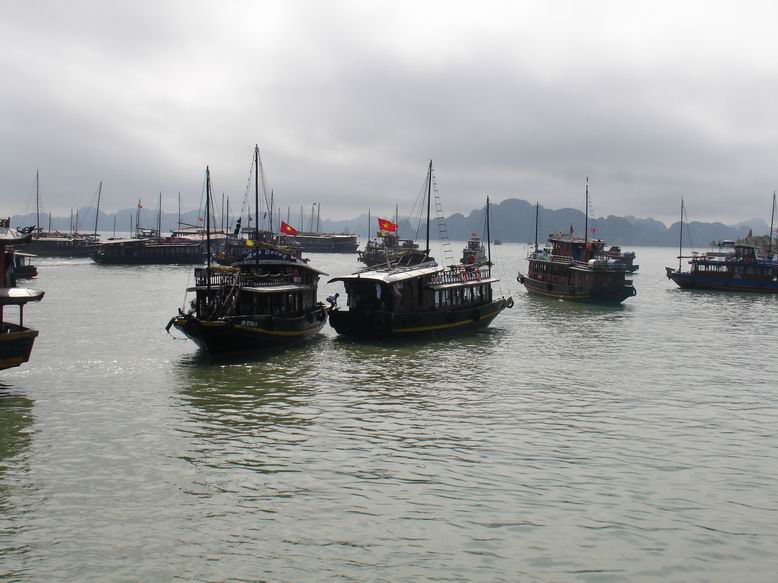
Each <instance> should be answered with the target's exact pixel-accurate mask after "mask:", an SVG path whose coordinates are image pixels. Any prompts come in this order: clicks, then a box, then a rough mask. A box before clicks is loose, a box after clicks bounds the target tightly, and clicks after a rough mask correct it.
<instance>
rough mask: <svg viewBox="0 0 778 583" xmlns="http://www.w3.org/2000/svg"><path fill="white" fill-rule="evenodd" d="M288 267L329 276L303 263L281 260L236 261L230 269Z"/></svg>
mask: <svg viewBox="0 0 778 583" xmlns="http://www.w3.org/2000/svg"><path fill="white" fill-rule="evenodd" d="M257 264H259V265H288V266H290V267H296V268H298V269H308V270H309V271H313V272H314V273H318V274H319V275H329V273H325V272H323V271H320V270H319V269H316V268H315V267H311V266H310V265H308V264H307V263H305V261H284V260H282V259H260V260H259V261H257V260H256V259H244V260H242V261H236V262H235V263H233V264H232V267H241V266H244V267H251V266H252V265H257Z"/></svg>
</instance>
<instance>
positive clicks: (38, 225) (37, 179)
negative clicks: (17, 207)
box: [35, 170, 41, 234]
mask: <svg viewBox="0 0 778 583" xmlns="http://www.w3.org/2000/svg"><path fill="white" fill-rule="evenodd" d="M35 226H36V229H35V232H36V233H38V234H40V230H41V182H40V174H39V173H38V171H37V170H36V171H35Z"/></svg>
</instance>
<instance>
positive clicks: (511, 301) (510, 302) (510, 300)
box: [505, 298, 513, 309]
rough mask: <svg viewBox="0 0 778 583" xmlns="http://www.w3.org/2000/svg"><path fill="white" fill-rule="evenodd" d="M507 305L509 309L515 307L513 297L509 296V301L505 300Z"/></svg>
mask: <svg viewBox="0 0 778 583" xmlns="http://www.w3.org/2000/svg"><path fill="white" fill-rule="evenodd" d="M505 307H506V308H508V309H510V308H512V307H513V298H508V301H506V302H505Z"/></svg>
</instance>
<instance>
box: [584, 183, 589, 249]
mask: <svg viewBox="0 0 778 583" xmlns="http://www.w3.org/2000/svg"><path fill="white" fill-rule="evenodd" d="M584 215H585V217H586V218H585V219H584V245H586V244H587V243H588V242H589V177H588V176H587V177H586V208H585V209H584Z"/></svg>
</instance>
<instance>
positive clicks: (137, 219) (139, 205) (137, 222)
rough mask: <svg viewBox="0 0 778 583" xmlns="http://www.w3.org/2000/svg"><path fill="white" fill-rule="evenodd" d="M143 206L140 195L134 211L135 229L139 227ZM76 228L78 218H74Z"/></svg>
mask: <svg viewBox="0 0 778 583" xmlns="http://www.w3.org/2000/svg"><path fill="white" fill-rule="evenodd" d="M142 207H143V205H142V204H141V202H140V197H138V209H137V211H136V213H135V231H137V230H138V229H140V209H141V208H142ZM76 217H78V211H76ZM76 229H78V218H76Z"/></svg>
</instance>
